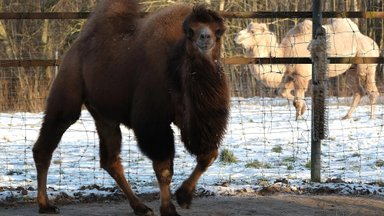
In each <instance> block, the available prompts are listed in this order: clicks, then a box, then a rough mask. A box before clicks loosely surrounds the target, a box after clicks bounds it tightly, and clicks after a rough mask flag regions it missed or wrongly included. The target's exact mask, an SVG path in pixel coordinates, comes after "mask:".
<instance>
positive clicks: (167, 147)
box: [33, 0, 230, 215]
mask: <svg viewBox="0 0 384 216" xmlns="http://www.w3.org/2000/svg"><path fill="white" fill-rule="evenodd" d="M224 31H225V27H224V24H223V19H222V18H221V17H220V16H219V15H218V14H217V13H215V12H213V11H211V10H208V9H206V8H205V7H203V6H196V7H194V8H191V7H190V6H186V5H174V6H171V7H168V8H166V9H163V10H161V11H159V12H157V13H154V14H152V15H150V16H149V17H147V18H145V19H139V18H138V5H137V1H134V0H115V1H106V0H105V1H101V3H100V4H99V6H98V7H97V8H96V10H95V12H94V13H93V15H92V16H91V18H90V19H89V20H88V23H87V24H86V26H85V27H84V29H83V31H82V33H81V34H80V36H79V38H78V40H77V41H76V42H75V43H74V44H73V46H72V47H71V48H70V49H69V50H68V52H67V54H66V55H65V57H64V59H63V62H62V65H61V67H60V71H59V73H58V76H57V78H56V79H55V82H54V83H53V85H52V88H51V90H50V95H49V98H48V100H47V108H46V111H45V117H44V122H43V124H42V128H41V131H40V136H39V138H38V140H37V141H36V144H35V146H34V148H33V155H34V159H35V163H36V168H37V175H38V177H37V179H38V198H37V201H38V204H39V211H40V212H41V213H57V212H58V209H57V208H56V207H55V206H52V205H50V204H49V203H48V198H47V192H46V180H47V172H48V168H49V164H50V160H51V157H52V152H53V151H54V150H55V148H56V147H57V145H58V142H59V141H60V139H61V136H62V134H63V133H64V132H65V130H66V129H67V128H68V127H69V126H70V125H71V124H72V123H74V122H75V121H76V120H77V119H78V117H79V115H80V110H81V106H82V105H83V104H85V105H86V107H87V109H88V110H89V111H90V113H91V114H92V116H93V117H94V119H95V123H96V128H97V132H98V134H99V137H100V163H101V167H102V168H104V169H105V170H106V171H107V172H108V173H109V174H110V175H111V176H112V177H113V178H114V179H115V180H116V182H117V183H118V185H119V186H120V188H121V189H122V190H123V192H124V193H125V194H126V196H127V197H128V200H129V202H130V205H131V207H132V208H133V209H134V211H135V213H136V214H137V215H153V212H152V210H151V209H150V208H148V207H147V206H145V205H144V204H143V203H142V202H141V201H140V200H139V199H138V198H137V197H136V195H135V194H134V193H133V192H132V190H131V188H130V186H129V184H128V182H127V180H126V179H125V177H124V172H123V167H122V165H121V163H120V157H119V155H120V148H121V131H120V128H119V125H120V124H124V125H126V126H127V127H129V128H132V129H133V130H134V132H135V136H136V138H137V141H138V145H139V147H140V149H141V150H142V152H143V153H144V154H145V155H147V156H148V157H149V158H150V159H151V160H152V161H153V168H154V170H155V173H156V177H157V179H158V181H159V187H160V197H161V207H160V212H161V214H162V215H177V212H176V209H175V206H174V205H173V204H172V202H171V200H170V198H171V193H170V188H169V185H170V182H171V179H172V174H173V158H174V153H175V147H174V136H173V131H172V129H171V126H170V124H171V123H172V122H173V123H175V124H176V125H177V126H178V127H179V128H180V130H181V135H182V140H183V142H184V144H185V147H186V148H187V149H188V151H189V152H190V153H192V154H194V155H196V157H197V166H196V168H195V170H194V171H193V173H192V174H191V176H190V177H189V178H188V179H187V180H186V181H184V182H183V184H182V185H181V187H180V188H179V189H178V190H177V191H176V196H177V201H178V203H179V204H180V206H182V207H185V208H188V207H189V206H190V204H191V200H192V194H193V191H194V188H195V186H196V183H197V181H198V179H199V178H200V176H201V175H202V174H203V172H204V171H205V170H206V169H207V168H208V167H209V165H210V164H211V163H212V162H213V161H214V160H215V159H216V157H217V155H218V146H219V144H220V142H221V140H222V138H223V136H224V132H225V129H226V125H227V120H228V115H229V102H230V97H229V90H228V85H227V82H226V77H225V75H224V73H223V70H222V67H221V66H220V64H219V62H218V60H219V57H220V47H221V36H222V34H223V33H224Z"/></svg>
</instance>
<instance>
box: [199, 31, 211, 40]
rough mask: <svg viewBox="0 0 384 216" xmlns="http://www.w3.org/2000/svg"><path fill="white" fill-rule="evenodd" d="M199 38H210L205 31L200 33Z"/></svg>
mask: <svg viewBox="0 0 384 216" xmlns="http://www.w3.org/2000/svg"><path fill="white" fill-rule="evenodd" d="M200 39H202V40H209V39H211V35H210V34H207V33H202V34H200Z"/></svg>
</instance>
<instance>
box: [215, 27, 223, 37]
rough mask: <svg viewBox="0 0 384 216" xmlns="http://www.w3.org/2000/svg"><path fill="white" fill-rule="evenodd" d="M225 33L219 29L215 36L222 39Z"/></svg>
mask: <svg viewBox="0 0 384 216" xmlns="http://www.w3.org/2000/svg"><path fill="white" fill-rule="evenodd" d="M223 33H224V31H223V30H221V29H217V30H216V32H215V35H216V37H217V38H220V37H221V36H222V35H223Z"/></svg>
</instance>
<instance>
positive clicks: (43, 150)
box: [33, 78, 82, 213]
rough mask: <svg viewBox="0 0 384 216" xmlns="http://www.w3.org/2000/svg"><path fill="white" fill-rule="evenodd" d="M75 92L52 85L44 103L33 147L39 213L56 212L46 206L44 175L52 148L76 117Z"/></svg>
mask: <svg viewBox="0 0 384 216" xmlns="http://www.w3.org/2000/svg"><path fill="white" fill-rule="evenodd" d="M57 79H60V78H57ZM57 83H58V82H56V84H57ZM74 88H76V87H74ZM76 90H79V89H76ZM76 90H74V89H72V90H71V91H70V92H71V93H73V95H72V94H71V95H69V93H68V88H67V87H66V86H62V87H61V86H59V85H55V84H54V86H53V87H52V90H51V93H50V97H49V99H48V101H47V109H46V111H45V117H44V120H43V124H42V127H41V130H40V135H39V137H38V139H37V141H36V143H35V145H34V147H33V158H34V160H35V165H36V169H37V184H38V189H37V190H38V193H37V203H38V204H39V212H40V213H58V212H59V210H58V208H56V207H55V206H52V205H50V204H49V203H48V196H47V191H46V187H47V173H48V169H49V165H50V162H51V158H52V153H53V151H54V150H55V149H56V147H57V145H58V143H59V141H60V139H61V137H62V135H63V133H64V132H65V131H66V130H67V128H68V127H69V126H70V125H71V124H73V123H74V122H75V121H76V120H77V119H78V118H79V116H80V110H81V104H82V98H81V94H77V93H75V92H74V91H76Z"/></svg>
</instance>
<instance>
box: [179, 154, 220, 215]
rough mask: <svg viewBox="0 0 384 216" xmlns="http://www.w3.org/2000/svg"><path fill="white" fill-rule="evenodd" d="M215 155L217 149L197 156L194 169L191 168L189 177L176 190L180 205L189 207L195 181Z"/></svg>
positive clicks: (214, 158) (213, 159)
mask: <svg viewBox="0 0 384 216" xmlns="http://www.w3.org/2000/svg"><path fill="white" fill-rule="evenodd" d="M217 155H218V150H217V149H215V150H213V151H212V152H210V153H205V154H200V155H198V156H197V165H196V167H195V169H194V170H193V172H192V174H191V175H190V176H189V178H188V179H187V180H185V181H184V182H183V184H182V185H181V186H180V188H179V189H177V191H176V198H177V202H178V203H179V205H180V207H182V208H189V207H190V205H191V202H192V196H193V192H194V190H195V187H196V184H197V181H198V180H199V179H200V177H201V175H202V174H203V173H204V172H205V171H206V170H207V169H208V167H209V166H210V165H211V164H212V163H213V162H214V161H215V160H216V158H217Z"/></svg>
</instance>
